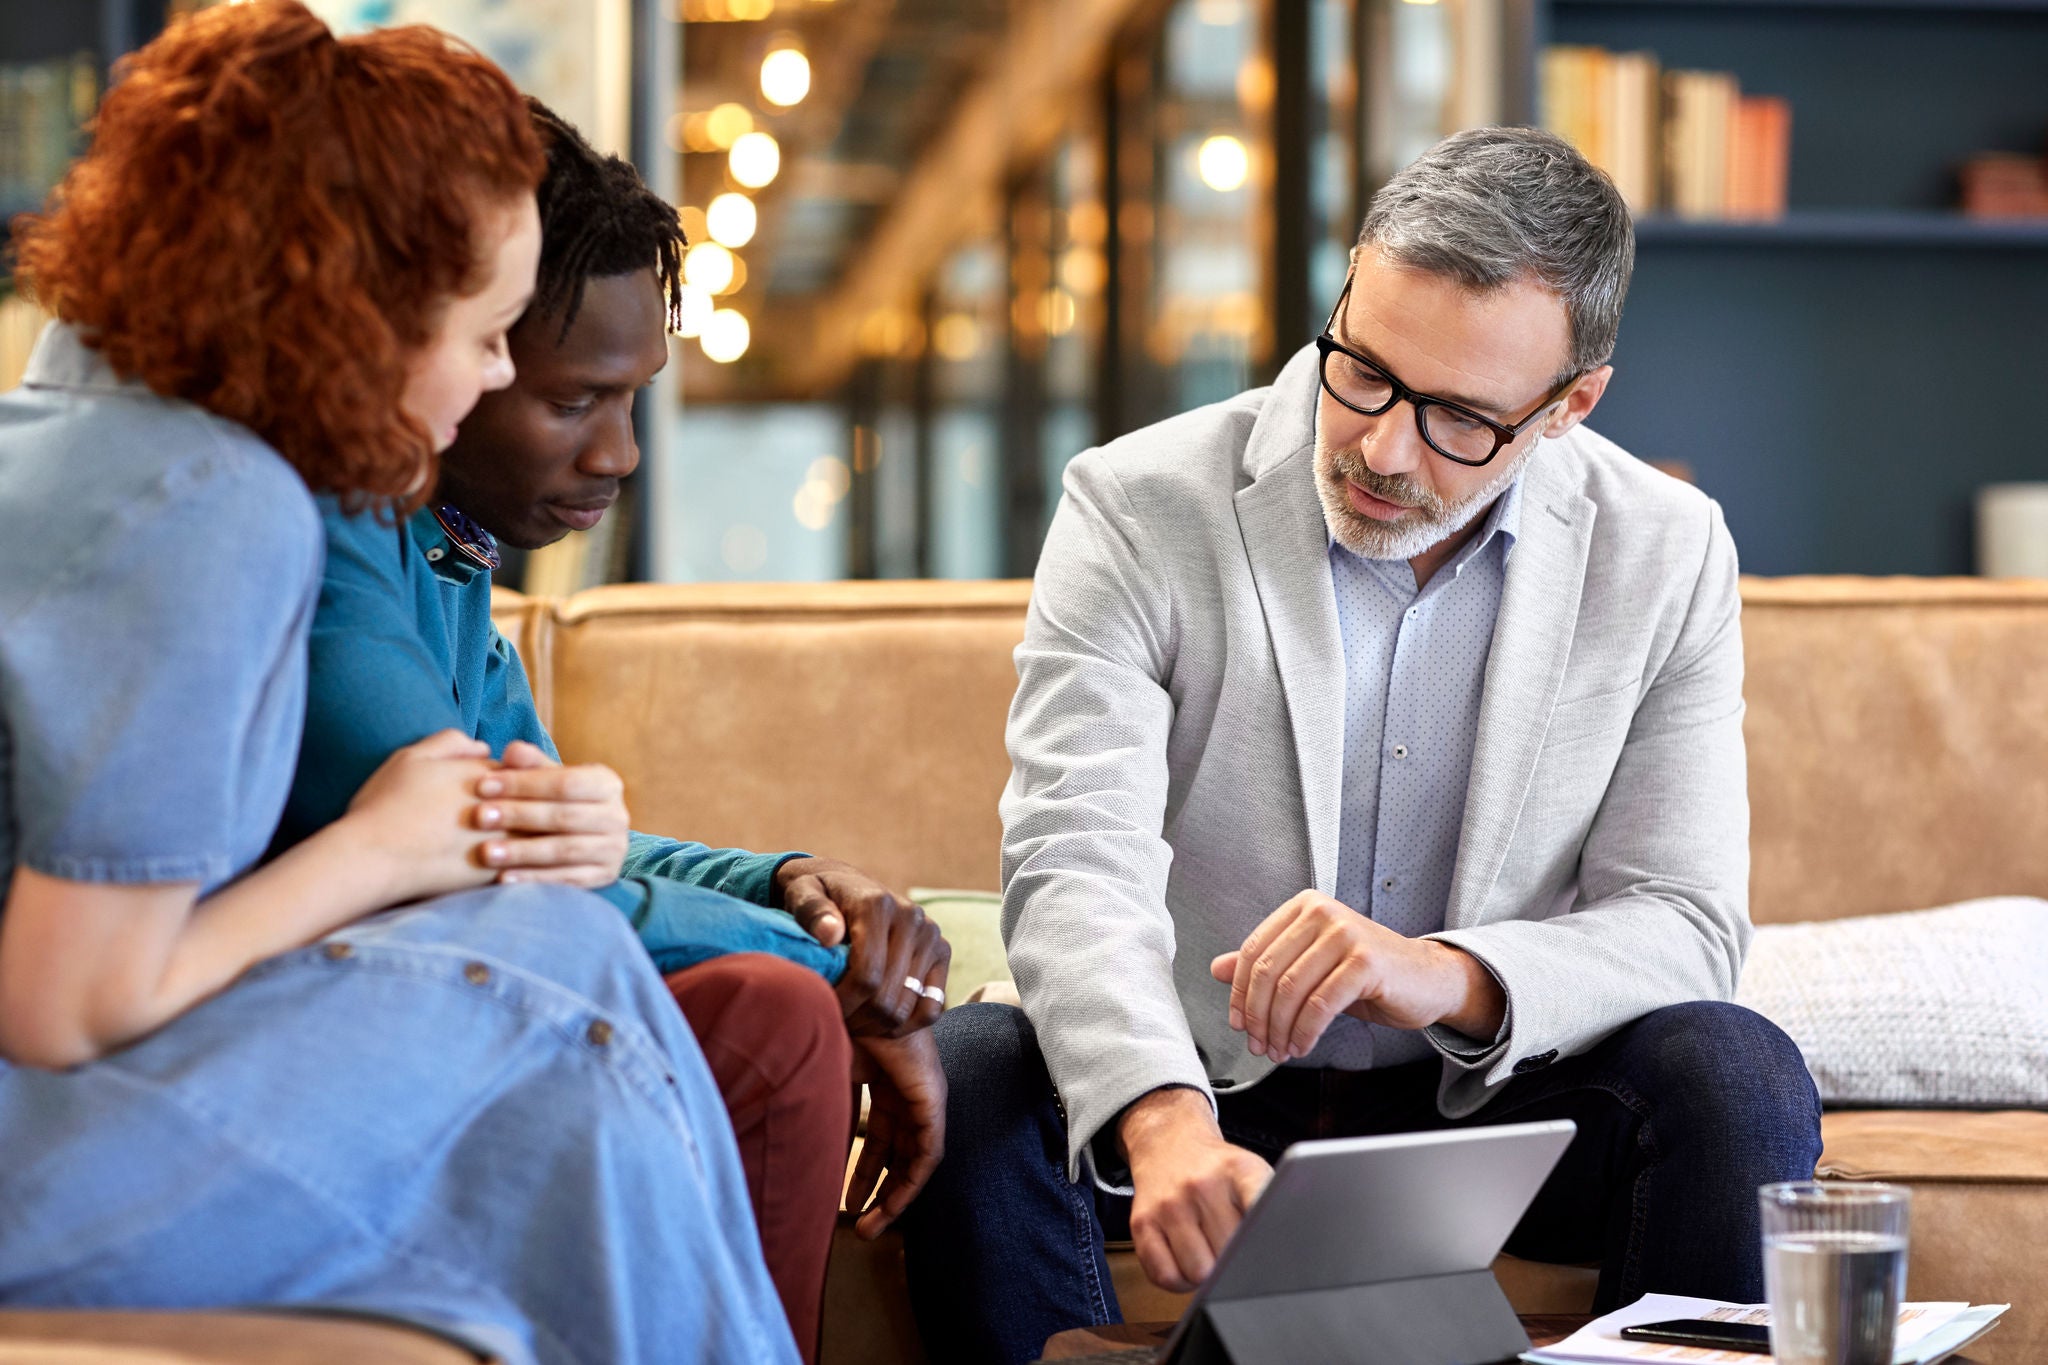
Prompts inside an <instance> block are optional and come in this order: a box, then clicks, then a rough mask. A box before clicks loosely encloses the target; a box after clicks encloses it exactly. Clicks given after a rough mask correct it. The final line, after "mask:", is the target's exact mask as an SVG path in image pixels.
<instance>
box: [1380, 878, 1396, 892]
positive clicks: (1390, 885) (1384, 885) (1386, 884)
mask: <svg viewBox="0 0 2048 1365" xmlns="http://www.w3.org/2000/svg"><path fill="white" fill-rule="evenodd" d="M1393 889H1394V879H1393V878H1392V877H1389V878H1387V879H1386V880H1385V881H1383V882H1381V883H1380V890H1382V891H1392V890H1393Z"/></svg>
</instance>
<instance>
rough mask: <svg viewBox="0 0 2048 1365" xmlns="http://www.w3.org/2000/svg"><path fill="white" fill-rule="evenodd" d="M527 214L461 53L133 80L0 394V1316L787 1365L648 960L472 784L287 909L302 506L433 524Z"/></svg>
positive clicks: (712, 1116) (245, 22)
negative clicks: (356, 1334)
mask: <svg viewBox="0 0 2048 1365" xmlns="http://www.w3.org/2000/svg"><path fill="white" fill-rule="evenodd" d="M541 170H542V161H541V157H540V153H539V148H538V146H537V145H536V143H535V140H534V135H533V133H532V131H531V128H530V125H529V122H528V118H527V114H526V110H525V106H524V105H523V103H522V102H521V101H520V99H519V97H518V95H517V92H515V91H514V90H513V88H512V86H511V85H510V83H509V82H507V81H506V79H505V77H504V76H503V74H502V73H500V72H499V71H498V70H497V69H496V68H495V67H493V66H491V65H490V64H489V63H488V62H486V61H485V60H483V58H481V57H479V56H478V55H476V54H475V53H474V52H471V51H469V50H467V49H464V48H460V47H457V46H455V45H453V44H451V43H450V42H449V41H448V40H446V39H445V38H443V37H442V36H440V35H439V34H436V33H434V32H433V31H432V30H428V29H422V28H410V29H395V30H389V31H385V32H381V33H376V34H371V35H368V36H365V37H360V38H350V39H345V40H337V39H336V38H335V37H334V36H333V35H332V34H330V33H329V32H328V31H327V29H326V28H325V27H324V26H323V25H322V24H321V23H320V22H319V21H318V20H317V19H315V18H314V17H313V16H312V15H311V14H310V13H309V12H308V11H306V10H305V9H304V8H303V7H302V6H301V5H299V4H298V3H296V0H260V2H259V3H256V4H249V5H240V6H226V7H221V8H218V9H213V10H209V11H206V12H203V13H202V14H201V15H199V16H197V17H195V18H193V19H190V20H187V21H185V22H183V23H181V24H178V25H175V26H174V27H173V28H172V29H171V30H170V31H168V32H167V33H166V34H165V35H164V36H163V37H162V38H160V39H158V40H157V41H156V42H155V43H153V44H151V45H150V46H149V47H147V48H145V49H144V50H143V51H141V52H140V53H138V54H136V55H135V56H134V57H133V58H131V59H130V60H129V61H128V63H127V64H126V66H125V69H124V70H123V71H122V73H121V79H120V81H119V82H118V83H117V84H116V85H115V86H114V88H113V90H112V91H111V92H110V93H109V95H108V97H107V99H106V102H105V105H104V107H103V108H102V110H101V112H100V116H99V119H98V122H97V123H96V125H95V128H94V136H93V144H92V148H91V150H90V151H89V152H88V153H87V154H86V156H85V157H84V158H82V159H81V160H80V161H79V163H78V164H77V165H76V166H74V167H73V169H72V171H71V173H70V174H69V175H68V176H67V178H66V179H65V180H64V182H63V184H62V185H60V186H59V187H58V189H57V191H56V192H55V194H54V195H53V196H52V199H51V202H50V204H49V205H48V206H47V209H46V211H45V212H44V213H43V214H42V215H41V216H40V217H37V218H35V219H32V220H30V221H29V222H28V223H27V224H26V226H25V227H23V228H22V229H21V230H20V231H19V233H18V241H19V247H18V254H19V267H18V268H19V273H20V275H21V277H22V279H23V281H24V282H25V284H26V285H27V287H28V288H29V289H30V290H31V291H32V292H33V294H34V295H35V296H36V297H37V298H38V299H39V300H40V301H41V302H42V303H44V304H45V306H47V307H48V308H50V309H51V310H52V311H53V312H54V313H55V314H56V316H57V318H58V321H57V322H56V323H54V324H52V325H51V327H50V328H49V329H48V330H47V331H46V332H45V334H44V336H43V337H42V339H41V341H40V342H39V343H38V346H37V349H36V352H35V355H34V358H33V359H32V361H31V362H30V367H29V372H28V375H27V378H26V380H25V382H24V385H23V387H22V388H21V389H19V390H17V391H16V392H14V393H12V394H9V395H6V396H4V397H0V1153H4V1154H5V1155H4V1158H0V1211H4V1213H0V1217H4V1221H5V1235H4V1236H0V1303H7V1304H23V1305H43V1306H70V1307H77V1306H126V1307H185V1308H190V1307H204V1306H217V1305H299V1306H310V1305H317V1306H321V1307H325V1308H330V1309H341V1310H348V1311H353V1312H364V1313H372V1314H383V1315H390V1316H394V1317H398V1318H401V1319H404V1320H406V1321H410V1322H413V1323H417V1324H420V1325H423V1326H427V1327H429V1328H432V1329H436V1330H440V1331H443V1332H446V1333H449V1334H452V1335H454V1336H456V1337H457V1338H459V1339H461V1340H464V1341H466V1342H469V1343H471V1344H473V1345H477V1346H479V1347H481V1348H483V1349H484V1350H485V1351H487V1352H495V1353H496V1354H497V1355H499V1356H500V1357H502V1358H504V1359H506V1360H508V1361H515V1362H517V1361H527V1360H533V1361H542V1362H555V1361H562V1362H571V1361H575V1362H632V1361H641V1360H650V1359H653V1358H655V1357H656V1356H659V1357H660V1358H662V1359H663V1360H671V1361H688V1360H707V1361H708V1360H740V1359H744V1360H749V1361H752V1360H782V1361H794V1360H795V1359H796V1351H795V1347H794V1344H793V1343H792V1341H791V1339H790V1335H789V1331H788V1327H787V1325H786V1324H785V1323H784V1322H783V1320H782V1316H781V1310H780V1307H779V1304H778V1301H777V1299H776V1295H775V1290H774V1286H773V1285H772V1284H771V1283H770V1281H769V1279H768V1275H767V1272H766V1270H765V1268H764V1267H763V1265H762V1262H761V1255H760V1249H759V1245H758V1241H757V1239H756V1237H755V1234H754V1228H753V1223H752V1220H751V1217H750V1214H749V1206H748V1199H747V1193H746V1188H745V1184H744V1180H743V1177H742V1175H741V1172H740V1168H739V1164H738V1158H737V1153H736V1151H735V1149H734V1145H733V1139H732V1136H731V1132H730V1129H729V1128H728V1127H727V1126H726V1122H725V1117H724V1111H723V1108H722V1105H721V1103H720V1100H719V1096H718V1092H717V1090H716V1089H715V1088H714V1087H713V1085H712V1082H711V1078H710V1075H709V1073H708V1071H707V1070H706V1068H705V1065H704V1062H703V1059H702V1057H701V1055H700V1054H699V1053H698V1051H697V1047H696V1044H695V1042H694V1040H693V1039H692V1038H691V1036H690V1034H689V1033H688V1031H687V1029H686V1028H685V1026H684V1024H683V1022H682V1020H681V1018H680V1017H679V1016H678V1015H677V1014H676V1011H675V1010H674V1008H673V1006H672V1005H671V1004H670V1002H669V998H668V995H667V993H666V991H665V990H664V988H663V986H662V983H661V980H660V978H659V977H658V976H656V975H655V973H654V970H653V968H652V966H651V965H650V964H649V962H648V960H647V957H646V954H645V953H643V952H642V951H641V950H640V947H639V944H638V942H637V940H636V939H635V938H634V936H633V933H632V931H631V929H630V928H629V927H628V926H627V924H626V921H625V920H624V919H623V918H622V917H621V916H620V915H619V914H618V913H617V911H615V910H613V909H612V908H611V906H610V905H609V904H607V903H606V902H604V901H602V900H600V899H598V898H597V897H595V896H593V895H591V894H589V893H588V892H586V891H583V890H579V889H576V888H574V887H571V886H565V885H554V886H550V885H535V884H530V883H529V884H522V885H516V886H508V885H502V884H492V876H493V874H492V873H491V872H490V871H489V870H488V867H487V865H488V863H489V862H490V860H491V859H490V849H489V845H490V844H491V843H493V842H495V841H502V840H503V839H505V838H506V837H507V836H505V835H503V834H486V833H484V832H481V831H479V830H478V829H477V828H475V824H476V821H475V819H474V808H475V805H476V801H477V796H476V787H477V784H478V782H479V781H480V780H481V779H482V777H483V776H484V775H485V774H486V773H488V772H490V771H493V770H494V765H493V764H492V762H491V760H490V758H489V755H488V752H487V751H486V750H485V747H484V746H483V745H482V744H479V743H476V742H474V741H472V740H469V739H468V738H466V737H464V736H462V735H459V734H457V733H454V732H449V733H446V734H442V735H437V736H435V737H432V738H430V739H427V740H424V741H422V742H421V743H419V744H416V745H413V746H411V747H410V748H408V749H405V750H402V751H400V752H399V753H398V754H397V755H395V756H394V757H393V758H392V759H391V760H390V761H388V762H387V763H386V764H385V765H384V766H383V767H382V768H381V769H379V770H378V772H377V773H376V774H375V775H374V776H373V777H372V778H371V779H370V781H369V783H368V784H367V785H366V786H365V787H364V788H363V789H362V791H361V792H360V793H359V794H358V795H357V797H356V798H355V800H354V801H353V803H352V804H351V805H350V806H349V809H348V812H347V814H346V815H344V816H343V817H342V818H341V819H340V820H338V821H337V822H336V823H334V824H333V825H330V826H328V827H327V828H326V829H324V830H322V831H320V832H319V833H317V834H315V835H313V836H312V837H311V838H309V839H307V840H306V841H304V842H303V843H300V844H298V845H297V846H295V847H293V848H292V849H290V850H289V851H287V852H284V853H282V854H281V855H280V856H278V857H277V858H276V859H274V860H273V861H271V862H269V863H265V864H261V865H259V863H260V859H261V857H262V855H263V853H264V851H265V848H266V846H267V845H268V844H269V842H270V839H271V834H272V831H273V830H274V828H275V827H276V824H277V819H278V814H279V811H280V809H281V808H282V805H283V803H284V799H285V794H286V791H287V788H288V786H289V784H290V781H291V778H292V772H293V766H294V761H295V756H296V754H295V751H296V745H297V742H298V738H299V734H300V728H301V718H302V715H303V710H304V706H305V686H306V631H307V626H308V622H309V620H310V619H311V616H312V614H313V607H314V601H315V597H316V594H317V589H318V585H319V581H320V562H321V546H322V532H321V525H320V521H319V518H318V516H317V514H316V512H315V509H314V502H313V494H314V493H316V492H319V493H331V494H335V495H337V496H340V497H342V498H344V499H346V500H350V501H353V502H355V503H358V504H366V505H373V506H380V507H385V508H388V509H390V510H391V511H392V512H395V513H402V512H404V511H406V510H409V509H410V507H412V506H414V505H416V504H417V503H418V501H419V500H420V499H421V498H422V497H423V496H424V495H425V494H426V493H427V492H428V491H429V490H430V489H432V488H433V486H434V482H435V477H436V462H437V456H438V452H439V451H440V450H441V449H443V448H445V447H446V446H447V445H448V444H449V443H450V441H451V440H452V438H453V435H454V431H455V427H456V424H457V423H458V422H460V420H461V419H462V417H463V416H464V415H465V414H466V413H467V412H468V411H469V409H470V407H471V406H472V405H473V404H474V403H475V402H476V400H477V398H478V396H479V395H480V394H482V393H483V392H484V391H486V390H489V389H495V388H501V387H503V386H504V385H506V384H507V383H509V382H510V381H511V378H512V364H511V361H510V359H509V357H508V355H507V353H506V349H505V331H506V329H507V327H508V326H509V325H510V324H511V323H512V321H513V320H514V319H516V318H517V317H518V316H519V314H520V313H521V311H522V310H523V309H524V307H525V305H526V302H527V299H528V296H529V295H530V294H531V292H532V289H533V279H534V270H535V262H536V257H537V252H538V246H539V229H538V221H537V218H536V215H535V210H534V199H533V187H534V185H535V183H536V182H537V180H538V179H539V177H540V174H541ZM395 905H402V906H405V907H406V908H404V909H401V910H398V911H395V912H393V913H389V914H376V912H378V911H381V910H385V909H386V908H387V907H391V906H395Z"/></svg>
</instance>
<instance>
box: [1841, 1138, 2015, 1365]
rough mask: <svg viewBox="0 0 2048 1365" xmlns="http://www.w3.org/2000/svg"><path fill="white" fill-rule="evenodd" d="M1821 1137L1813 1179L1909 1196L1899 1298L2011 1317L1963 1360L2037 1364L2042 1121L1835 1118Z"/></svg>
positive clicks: (1989, 1364) (1972, 1349)
mask: <svg viewBox="0 0 2048 1365" xmlns="http://www.w3.org/2000/svg"><path fill="white" fill-rule="evenodd" d="M1821 1137H1822V1142H1823V1146H1824V1150H1823V1152H1822V1154H1821V1159H1820V1171H1821V1174H1822V1175H1823V1176H1825V1177H1828V1178H1830V1179H1842V1180H1889V1181H1893V1182H1897V1183H1900V1184H1905V1185H1910V1186H1911V1187H1912V1189H1913V1213H1912V1227H1911V1233H1910V1245H1911V1249H1910V1251H1909V1252H1908V1257H1909V1264H1908V1266H1907V1270H1906V1292H1907V1293H1908V1294H1910V1295H1911V1296H1912V1297H1913V1298H1916V1299H1937V1300H1938V1299H1966V1300H1968V1301H1970V1302H1972V1303H2010V1304H2011V1305H2012V1311H2011V1312H2010V1313H2008V1314H2007V1315H2006V1316H2005V1319H2004V1321H2003V1322H2001V1323H2000V1324H1999V1326H1998V1330H1996V1331H1995V1332H1993V1333H1992V1334H1991V1335H1990V1336H1988V1337H1986V1338H1985V1339H1984V1340H1983V1341H1982V1342H1980V1343H1978V1344H1977V1345H1975V1346H1972V1347H1971V1348H1970V1352H1969V1354H1970V1358H1971V1359H1972V1360H1979V1361H1984V1362H1986V1365H1998V1363H2000V1362H2010V1363H2011V1365H2021V1363H2022V1362H2024V1363H2025V1365H2034V1362H2037V1361H2041V1360H2048V1297H2044V1296H2043V1294H2042V1292H2041V1290H2042V1285H2043V1283H2044V1280H2043V1276H2042V1271H2041V1249H2042V1248H2043V1247H2048V1113H2043V1112H2039V1111H2035V1110H2012V1111H2005V1112H1997V1113H1969V1112H1959V1111H1956V1110H1935V1109H1907V1110H1897V1109H1894V1110H1842V1111H1838V1112H1835V1113H1830V1114H1827V1115H1825V1116H1823V1118H1822V1119H1821Z"/></svg>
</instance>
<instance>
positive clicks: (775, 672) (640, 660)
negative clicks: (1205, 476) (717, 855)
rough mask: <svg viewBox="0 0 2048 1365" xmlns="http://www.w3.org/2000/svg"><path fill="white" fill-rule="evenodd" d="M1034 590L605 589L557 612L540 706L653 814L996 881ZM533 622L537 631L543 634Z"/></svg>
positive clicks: (897, 869)
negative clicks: (1015, 657) (1009, 719)
mask: <svg viewBox="0 0 2048 1365" xmlns="http://www.w3.org/2000/svg"><path fill="white" fill-rule="evenodd" d="M1028 592H1029V585H1027V584H1021V583H970V584H949V585H945V586H944V587H943V588H941V589H939V590H937V591H934V590H933V588H932V586H931V585H927V584H916V583H858V584H844V585H830V586H829V590H827V589H824V588H820V587H815V586H796V585H776V584H769V585H740V586H733V587H717V588H711V587H705V588H691V589H687V590H685V589H676V588H663V587H648V586H627V587H617V588H603V589H598V590H595V591H592V592H586V593H582V594H579V595H578V596H576V597H575V598H572V599H570V600H569V601H568V602H566V603H564V604H562V605H561V609H560V611H559V614H558V615H557V617H556V618H555V619H554V620H553V622H552V623H551V625H549V627H548V636H549V638H548V639H547V641H546V645H545V647H546V650H547V652H548V656H549V661H550V666H549V667H548V668H547V670H546V673H547V676H548V685H547V689H546V695H545V696H544V697H543V698H541V701H542V704H543V708H544V709H543V710H542V718H543V719H544V720H545V721H546V722H547V724H548V725H549V727H550V729H551V730H552V732H553V733H554V736H555V740H556V743H557V744H558V745H559V746H560V747H561V750H562V752H563V754H564V755H566V756H569V757H572V758H573V759H576V760H578V761H597V762H603V763H609V764H610V765H611V766H613V767H614V768H616V769H618V770H619V771H620V772H621V773H622V774H624V776H625V778H626V786H627V800H628V801H629V803H630V804H631V807H632V810H633V813H634V820H635V825H636V827H637V828H642V829H647V830H650V831H653V832H656V833H662V834H671V835H675V836H678V837H686V838H691V839H698V840H702V841H703V842H705V843H709V844H713V845H729V846H735V847H740V848H751V849H757V850H763V851H766V850H779V849H794V848H802V849H806V850H809V851H811V852H816V853H829V854H832V855H833V856H836V857H842V858H847V859H850V860H853V861H856V862H858V863H860V864H861V865H862V866H863V867H865V868H866V869H867V870H868V871H870V872H872V873H874V874H875V875H876V876H878V877H880V878H881V879H882V880H883V881H884V882H885V883H887V884H889V885H891V886H893V887H895V888H897V889H898V890H907V889H908V888H909V887H910V885H911V884H912V883H913V882H915V883H918V884H921V885H926V886H970V887H972V886H994V885H996V883H997V880H998V868H997V863H996V859H997V844H998V841H999V840H1000V838H1001V833H1002V826H1001V823H1000V821H999V819H998V817H997V815H996V800H997V797H998V796H999V795H1000V794H1001V792H1002V788H1003V783H1004V782H1006V781H1007V780H1008V778H1009V772H1010V762H1009V756H1008V755H1007V754H1006V753H1005V752H1004V749H1003V718H1004V716H1005V715H1006V714H1007V712H1008V709H1009V704H1010V694H1011V693H1012V692H1013V691H1014V690H1015V688H1016V673H1015V670H1014V668H1013V666H1012V665H1011V662H1010V652H1011V650H1013V649H1014V648H1015V647H1016V645H1017V642H1018V641H1019V640H1020V639H1021V638H1022V637H1023V630H1024V605H1025V602H1026V599H1027V596H1028ZM533 633H534V632H532V631H529V634H530V635H531V634H533Z"/></svg>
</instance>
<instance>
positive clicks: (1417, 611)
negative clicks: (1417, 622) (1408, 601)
mask: <svg viewBox="0 0 2048 1365" xmlns="http://www.w3.org/2000/svg"><path fill="white" fill-rule="evenodd" d="M1421 614H1422V608H1421V607H1410V608H1408V619H1409V620H1411V621H1413V620H1414V619H1415V618H1416V617H1417V616H1420V615H1421Z"/></svg>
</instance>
